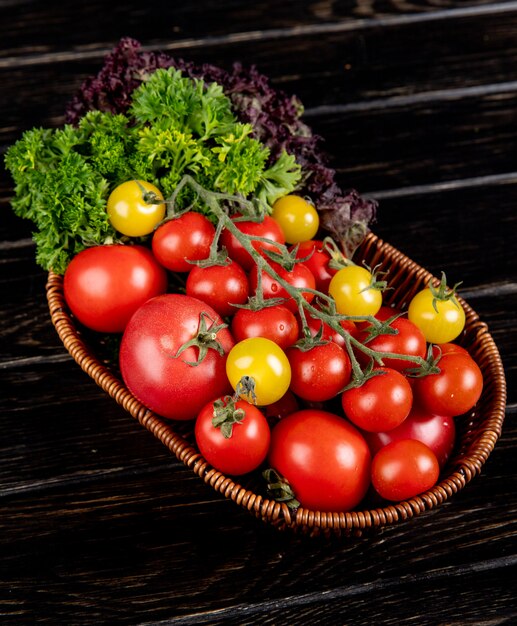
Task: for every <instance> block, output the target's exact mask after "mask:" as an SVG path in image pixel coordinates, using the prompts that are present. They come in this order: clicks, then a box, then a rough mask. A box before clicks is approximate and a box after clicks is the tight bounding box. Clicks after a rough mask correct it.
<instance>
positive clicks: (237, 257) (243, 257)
mask: <svg viewBox="0 0 517 626" xmlns="http://www.w3.org/2000/svg"><path fill="white" fill-rule="evenodd" d="M236 217H237V216H236ZM233 219H234V220H235V218H233ZM235 226H236V227H237V228H238V229H239V230H240V231H241V232H242V233H244V234H246V235H251V236H253V237H262V238H264V239H270V240H271V243H267V242H265V241H252V242H251V245H252V246H253V248H255V250H257V251H261V250H273V251H274V252H278V246H276V245H275V243H274V242H276V243H280V244H284V243H285V237H284V233H283V232H282V229H281V228H280V226H279V224H278V223H277V222H276V221H275V220H274V219H273V218H272V217H270V216H269V215H266V217H265V218H264V220H263V221H262V222H250V221H242V222H240V221H235ZM220 242H221V245H222V246H223V247H225V248H226V250H227V251H228V255H229V256H230V258H232V259H233V260H234V261H237V263H239V265H241V266H242V267H243V268H244V269H245V270H246V271H249V270H251V268H252V267H254V265H255V261H254V260H253V258H252V257H251V255H250V254H249V252H247V251H246V250H245V249H244V247H243V246H242V244H241V243H240V242H239V241H238V239H237V238H236V237H234V235H232V233H231V232H230V231H229V230H226V229H225V230H223V232H222V233H221V238H220Z"/></svg>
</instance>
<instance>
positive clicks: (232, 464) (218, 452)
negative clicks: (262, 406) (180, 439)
mask: <svg viewBox="0 0 517 626" xmlns="http://www.w3.org/2000/svg"><path fill="white" fill-rule="evenodd" d="M220 401H221V402H222V403H223V404H226V405H227V404H228V398H221V399H220ZM235 410H236V411H239V412H240V413H242V415H240V416H239V421H238V422H236V423H234V424H233V425H232V429H231V435H230V436H229V437H225V435H224V434H223V432H224V431H223V429H222V428H219V427H216V426H214V424H213V422H212V420H213V418H214V402H209V403H208V404H206V405H205V406H204V407H203V408H202V409H201V411H200V413H199V415H198V418H197V420H196V425H195V429H194V435H195V438H196V443H197V446H198V448H199V451H200V452H201V454H202V455H203V456H204V457H205V459H206V460H207V461H208V462H209V463H210V465H212V466H213V467H215V469H217V470H219V471H220V472H223V473H225V474H232V475H234V476H240V475H242V474H247V473H248V472H251V471H253V470H254V469H256V468H257V467H258V466H259V465H261V463H262V462H263V461H264V459H265V458H266V455H267V452H268V450H269V442H270V439H271V434H270V429H269V424H268V423H267V420H266V418H265V417H264V415H263V414H262V413H261V412H260V410H259V409H257V407H256V406H253V405H252V404H249V403H248V402H245V401H244V400H238V401H237V402H235Z"/></svg>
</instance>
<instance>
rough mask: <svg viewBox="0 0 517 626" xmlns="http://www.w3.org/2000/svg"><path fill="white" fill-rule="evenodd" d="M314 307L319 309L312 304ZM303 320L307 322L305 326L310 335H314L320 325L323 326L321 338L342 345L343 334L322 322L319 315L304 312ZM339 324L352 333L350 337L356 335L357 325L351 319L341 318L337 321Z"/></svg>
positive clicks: (343, 341)
mask: <svg viewBox="0 0 517 626" xmlns="http://www.w3.org/2000/svg"><path fill="white" fill-rule="evenodd" d="M314 308H315V309H317V310H319V307H318V306H317V305H316V306H314ZM305 321H306V322H307V328H308V329H309V331H310V334H311V336H312V337H315V336H316V335H317V334H318V332H319V331H320V329H321V327H322V326H323V331H322V334H321V339H323V340H328V341H333V342H334V343H337V344H338V346H341V347H344V345H345V338H344V337H343V335H342V334H341V333H339V332H338V331H337V330H334V329H333V328H331V327H330V326H329V325H328V324H327V323H326V322H323V320H321V319H320V318H319V317H314V316H312V315H311V314H310V313H306V315H305ZM339 325H340V326H341V328H342V329H343V330H344V331H345V332H347V333H349V334H350V335H352V337H357V335H358V331H357V326H356V325H355V324H354V322H352V320H341V321H340V322H339Z"/></svg>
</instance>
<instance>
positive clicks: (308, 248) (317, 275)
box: [290, 239, 337, 293]
mask: <svg viewBox="0 0 517 626" xmlns="http://www.w3.org/2000/svg"><path fill="white" fill-rule="evenodd" d="M293 249H294V246H291V248H290V250H291V251H292V250H293ZM309 255H310V258H308V259H307V260H306V261H302V263H303V265H305V267H307V268H309V269H310V271H311V272H312V274H313V276H314V279H315V280H316V289H317V290H318V291H321V292H322V293H328V288H329V285H330V281H331V280H332V276H334V274H336V272H337V269H333V268H331V267H329V263H330V261H331V256H330V254H329V253H328V252H326V250H325V248H324V244H323V241H319V240H317V239H310V240H309V241H304V242H302V243H300V244H299V245H298V249H297V252H296V258H297V259H305V258H306V257H309Z"/></svg>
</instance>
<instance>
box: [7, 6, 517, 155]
mask: <svg viewBox="0 0 517 626" xmlns="http://www.w3.org/2000/svg"><path fill="white" fill-rule="evenodd" d="M498 6H499V5H498ZM502 6H504V7H507V10H506V11H504V12H498V11H494V12H492V13H488V14H487V15H484V16H483V19H480V18H479V16H478V15H469V14H467V15H465V16H463V15H461V14H460V15H456V14H455V13H452V14H451V16H450V19H447V20H444V21H443V22H442V21H437V22H431V23H427V22H425V21H424V22H417V23H413V22H407V21H405V20H402V21H400V22H397V23H393V24H390V23H387V24H386V25H383V27H382V28H380V27H379V25H378V24H377V25H373V26H372V28H367V29H360V30H356V29H349V30H345V31H344V32H340V31H339V30H338V31H336V32H334V30H333V29H330V30H329V32H328V33H321V32H319V31H315V32H314V33H311V32H308V33H302V34H299V31H298V30H297V29H296V28H293V29H292V30H291V31H286V32H285V33H284V32H283V31H282V33H283V34H284V35H286V34H288V35H289V36H288V37H286V38H285V44H284V45H282V54H281V55H279V54H278V38H282V36H281V33H278V34H277V38H276V39H275V38H273V39H263V40H261V39H257V40H256V41H253V45H250V41H249V38H248V39H246V37H243V38H241V39H239V38H237V39H236V40H235V41H231V42H229V43H228V44H227V45H225V46H219V45H215V44H211V43H210V40H207V41H205V40H202V39H200V40H196V41H193V42H191V44H189V45H186V46H185V47H184V48H181V49H178V50H176V51H174V50H171V53H173V54H175V55H176V56H183V57H185V58H187V59H189V60H192V61H194V62H197V63H203V62H207V61H208V62H211V63H214V64H216V65H221V66H222V67H225V68H230V67H231V64H232V62H233V61H236V60H240V61H242V62H243V63H244V65H251V64H256V65H257V66H258V68H259V69H260V70H261V71H262V72H264V73H265V74H267V75H268V76H269V77H270V78H271V79H272V80H273V81H274V84H275V85H276V86H278V87H279V88H282V89H285V90H286V91H287V92H288V93H296V94H298V95H299V96H300V97H301V98H302V101H303V102H304V103H305V105H306V107H308V108H309V109H310V108H313V107H317V106H321V105H334V104H344V103H350V102H358V101H362V100H369V99H372V98H375V99H378V98H383V97H388V96H400V95H405V96H411V95H413V94H418V93H422V92H428V91H434V90H440V89H451V88H465V87H469V86H480V85H485V84H488V83H499V82H510V83H511V82H512V81H515V80H516V79H517V73H516V70H515V68H516V67H517V62H516V61H517V45H516V41H517V39H516V37H515V33H516V32H517V3H516V4H515V7H514V3H508V4H503V5H502ZM4 23H7V22H4ZM122 34H124V33H122ZM452 35H453V36H452ZM117 41H118V38H117V37H115V36H114V35H112V38H111V39H110V40H109V41H108V42H107V45H106V46H105V48H106V50H109V49H110V48H111V47H112V46H113V45H115V43H116V42H117ZM415 41H418V46H419V54H418V55H415V54H413V53H412V52H411V51H412V50H413V47H414V43H415ZM144 43H147V42H144ZM161 43H163V46H162V47H166V46H167V43H168V42H167V41H163V40H162V42H161ZM155 47H159V43H156V44H155ZM22 62H23V59H22V58H18V57H12V58H10V60H7V61H5V60H4V62H3V63H2V60H1V59H0V75H1V77H2V84H3V88H4V92H5V93H9V94H10V97H9V98H6V99H5V102H4V103H3V104H2V105H0V113H1V117H0V119H2V129H0V145H4V146H5V145H8V144H10V143H12V141H14V139H15V138H16V134H17V133H19V132H20V130H23V129H26V128H30V127H32V126H35V125H44V126H52V125H56V124H59V123H60V122H61V121H62V114H63V109H64V106H65V104H66V102H67V101H68V100H69V99H70V98H71V96H72V95H73V94H74V93H75V91H76V89H77V88H78V87H79V85H80V84H81V82H82V81H83V79H84V78H86V77H87V76H89V75H91V74H96V73H97V72H98V70H99V69H100V66H101V64H102V57H95V58H88V56H87V55H86V56H85V55H81V53H80V52H77V53H76V52H72V53H71V54H69V55H68V56H67V57H66V58H65V59H60V57H56V58H53V57H52V56H45V55H44V54H42V55H40V56H38V55H37V54H36V55H35V56H34V57H33V58H32V62H31V63H32V64H27V65H23V64H22ZM40 62H41V64H40ZM42 68H45V71H44V72H43V71H42ZM29 92H30V93H29Z"/></svg>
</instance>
